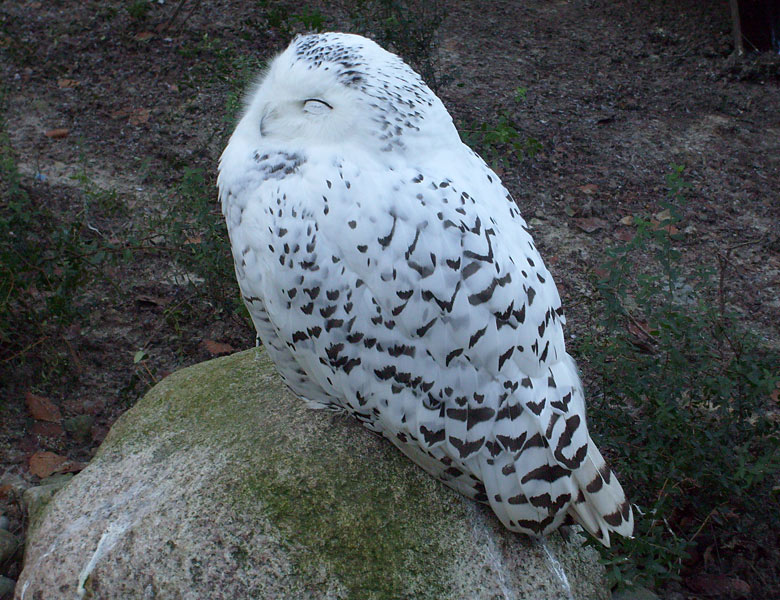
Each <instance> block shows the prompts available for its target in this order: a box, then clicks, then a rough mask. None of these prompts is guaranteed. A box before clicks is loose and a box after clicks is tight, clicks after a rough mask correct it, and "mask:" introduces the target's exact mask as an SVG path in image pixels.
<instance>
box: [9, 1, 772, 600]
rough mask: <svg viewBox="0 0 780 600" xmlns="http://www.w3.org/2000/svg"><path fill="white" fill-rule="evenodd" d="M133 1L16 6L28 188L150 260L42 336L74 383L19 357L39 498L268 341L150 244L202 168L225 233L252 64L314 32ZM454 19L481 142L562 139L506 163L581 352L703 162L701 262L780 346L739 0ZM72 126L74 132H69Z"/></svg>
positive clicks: (693, 211)
mask: <svg viewBox="0 0 780 600" xmlns="http://www.w3.org/2000/svg"><path fill="white" fill-rule="evenodd" d="M133 4H134V3H131V2H121V1H109V2H96V1H93V2H80V3H66V2H30V1H17V0H13V1H3V2H0V79H1V80H2V82H3V83H2V86H3V88H4V93H5V111H6V114H5V127H6V131H7V133H8V135H9V137H10V140H11V146H12V148H13V151H14V153H15V155H16V159H17V164H18V168H19V170H20V172H21V174H22V183H23V186H24V188H25V189H26V191H27V193H29V194H30V195H31V196H32V197H33V199H34V200H35V201H36V202H39V203H45V204H47V205H50V206H52V207H54V209H55V210H56V212H57V214H59V215H61V217H62V218H63V220H64V221H65V222H68V220H73V219H82V220H84V222H85V223H88V225H89V226H90V227H91V228H94V229H95V230H97V231H98V232H99V235H100V236H102V237H104V238H106V239H111V240H114V241H115V242H116V244H118V245H120V246H122V245H124V246H126V247H128V248H129V249H131V250H132V251H133V254H132V260H129V261H117V262H115V263H112V264H111V265H108V266H106V267H105V269H106V275H107V277H105V278H101V279H99V280H98V282H97V283H96V284H95V285H94V286H93V287H92V288H91V289H90V290H89V291H88V292H87V293H85V294H84V295H82V296H79V297H78V298H74V300H73V302H74V303H75V305H76V306H77V307H78V310H79V311H81V313H82V314H81V318H79V319H78V320H77V321H76V322H75V323H73V324H72V325H71V326H69V327H68V328H67V329H65V330H62V331H60V330H58V331H56V332H53V333H52V335H51V337H49V338H48V339H46V340H40V342H41V343H40V345H39V347H38V349H37V350H35V351H38V352H40V351H43V350H45V351H46V352H50V353H52V354H53V355H56V356H58V357H60V358H59V359H58V361H57V368H55V369H46V370H44V371H42V370H40V369H39V368H38V366H36V365H39V364H40V361H39V362H36V361H29V362H28V363H24V362H22V363H19V362H18V361H14V362H13V363H12V364H13V365H14V370H13V372H10V371H8V370H7V369H5V368H4V369H3V371H2V375H3V382H2V395H3V396H4V398H3V400H2V402H1V403H0V414H1V415H2V418H0V463H1V467H2V469H3V470H4V471H5V472H6V475H7V476H16V477H18V478H19V479H20V480H21V481H22V482H24V485H31V484H35V483H37V482H38V481H39V478H38V477H37V476H35V475H33V474H32V473H31V472H30V467H29V464H30V463H29V460H30V457H31V456H33V455H34V454H35V453H36V452H40V451H51V452H55V453H57V454H59V455H61V456H65V457H67V458H68V459H69V460H70V461H72V463H73V464H74V467H73V468H74V469H78V464H77V463H84V462H86V461H88V460H89V458H90V456H91V455H92V454H93V453H94V451H95V449H96V448H97V446H98V445H99V444H100V442H101V440H102V439H103V437H104V436H105V434H106V432H107V430H108V428H109V427H110V426H111V424H112V423H113V422H114V420H115V419H116V418H117V417H118V416H119V415H120V414H121V413H122V412H123V411H125V410H126V409H127V408H129V407H130V406H132V404H133V403H134V402H135V400H137V399H138V398H139V397H140V395H142V394H143V393H144V392H145V391H146V390H147V389H148V388H149V387H150V386H151V385H153V384H154V383H155V382H156V381H158V380H159V379H161V378H162V377H163V376H164V375H165V374H167V373H169V372H171V371H173V370H175V369H178V368H180V367H183V366H186V365H189V364H194V363H197V362H200V361H202V360H205V359H208V358H210V357H212V356H214V355H216V354H219V353H221V352H229V351H232V349H243V348H246V347H248V346H250V345H251V344H252V343H253V334H252V331H251V330H250V328H249V327H248V326H247V323H246V321H245V320H243V319H242V318H241V317H240V316H238V315H237V314H236V313H235V312H234V311H232V309H231V308H230V306H229V302H227V303H226V301H225V300H224V298H221V297H219V298H214V297H210V296H209V295H208V294H206V293H204V292H203V289H204V287H203V286H202V285H200V286H199V284H198V281H197V278H195V284H193V281H192V280H193V278H192V277H190V278H189V280H188V279H187V278H186V277H182V276H181V273H180V269H178V268H177V267H176V265H175V264H174V261H175V256H176V254H175V249H173V250H170V249H166V248H165V239H162V238H161V239H154V236H151V237H150V235H151V234H150V232H149V229H150V227H151V224H152V223H154V222H155V219H158V218H165V217H166V209H167V208H168V207H170V206H173V205H174V204H175V201H176V198H177V194H179V192H178V188H177V184H178V183H179V182H180V181H181V179H182V176H183V173H184V172H185V170H186V169H201V170H202V172H203V173H204V174H205V182H204V189H203V190H202V193H204V194H213V196H214V210H213V213H214V215H213V218H214V220H215V223H216V222H218V221H219V219H220V216H219V213H218V207H217V206H216V193H215V190H213V188H212V187H211V186H213V183H214V178H215V172H216V164H217V159H218V157H219V154H220V152H221V150H222V148H223V146H224V144H225V143H226V140H227V137H228V135H229V133H230V126H231V122H230V119H229V118H226V117H225V115H231V114H234V113H235V105H236V98H237V96H236V91H237V89H238V87H240V85H243V79H242V78H245V74H244V73H243V71H242V72H237V69H242V70H243V69H248V70H251V67H252V65H255V64H259V63H260V62H261V60H262V59H264V58H266V57H268V56H269V55H270V53H272V52H274V51H277V50H280V49H282V48H283V47H284V46H285V45H286V42H287V40H288V38H289V34H290V32H291V31H292V30H294V29H296V28H297V29H300V28H301V25H300V23H299V22H296V24H294V25H287V24H284V23H283V24H281V25H280V24H279V23H278V22H276V21H275V20H274V18H273V14H271V13H269V9H268V7H267V6H266V7H265V8H261V7H260V4H250V3H244V2H240V1H238V0H223V1H211V2H185V3H184V4H183V6H182V9H181V11H179V12H178V13H176V14H175V15H174V13H175V10H176V8H177V6H178V4H179V3H178V2H166V3H162V4H158V3H153V4H150V5H149V6H148V11H147V12H146V14H145V15H144V16H137V15H136V16H134V15H133V14H131V13H132V11H131V10H129V7H131V5H133ZM136 4H137V3H136ZM270 4H271V5H273V3H270ZM309 6H311V7H312V8H313V9H318V10H320V11H321V13H322V14H323V15H324V16H325V22H324V25H325V27H326V28H328V29H347V28H349V27H350V23H349V21H348V20H346V19H345V17H344V15H345V12H344V10H342V7H341V5H339V6H338V7H336V8H334V7H333V6H331V3H324V2H322V3H319V4H318V3H316V2H312V3H309ZM445 6H446V8H447V11H446V17H445V19H444V21H443V22H442V24H441V27H440V29H439V32H438V49H437V52H436V54H435V56H434V58H435V61H434V62H435V64H436V68H437V73H438V79H439V81H440V86H439V89H438V93H439V95H440V96H441V97H442V99H443V101H444V103H445V105H446V106H447V107H448V109H449V110H450V111H451V113H452V115H453V117H454V118H455V120H456V122H457V123H458V125H459V127H460V128H461V129H462V130H464V131H468V130H469V129H473V128H476V127H477V126H478V124H480V123H496V122H497V120H498V119H499V117H500V115H507V116H508V117H509V118H510V119H511V120H512V122H514V123H516V124H517V126H518V127H519V129H520V131H521V133H522V134H523V135H524V136H528V137H532V138H534V139H536V140H538V141H539V142H540V144H541V150H540V151H539V152H538V153H536V154H535V155H534V156H533V157H532V158H530V157H529V158H526V159H525V160H519V159H517V158H515V159H511V158H510V159H508V160H507V161H505V162H504V163H503V165H502V167H501V168H502V170H503V175H502V177H503V180H504V183H505V185H506V186H507V187H508V188H509V189H510V191H511V192H512V194H513V195H514V197H515V198H516V199H517V201H518V203H519V204H520V207H521V209H522V211H523V214H524V215H525V217H526V219H528V220H529V222H530V223H531V224H532V226H533V227H534V229H535V236H536V240H537V242H538V244H539V246H540V249H541V251H542V254H543V255H544V256H545V259H546V262H547V263H548V266H549V267H550V269H551V271H552V272H553V274H554V276H555V277H556V281H557V282H558V284H559V286H560V288H561V290H562V295H563V298H564V303H565V304H566V305H567V313H568V317H569V323H570V326H569V330H568V333H569V334H570V335H571V336H572V337H573V338H575V339H576V337H577V336H578V335H579V334H580V333H581V332H582V331H583V329H584V328H586V327H588V326H589V323H590V322H591V316H590V313H589V311H590V309H589V305H590V302H591V299H592V298H593V295H594V291H593V284H592V280H591V275H592V270H593V268H594V267H596V266H597V265H598V264H599V262H600V260H601V258H602V257H603V252H604V249H605V248H606V247H608V246H610V245H613V244H615V243H616V242H618V241H620V240H621V239H624V237H625V235H626V226H625V225H621V223H620V220H621V218H623V217H626V216H629V215H634V214H653V213H655V212H657V211H659V210H661V202H662V200H663V198H664V195H665V193H666V189H665V183H664V176H665V174H667V173H668V172H669V171H670V168H671V165H672V164H680V165H685V167H686V169H685V175H684V176H685V179H686V180H687V181H689V182H690V183H691V184H692V188H691V194H690V201H689V203H688V206H687V210H686V213H685V215H684V223H683V224H684V229H683V233H684V240H683V242H682V243H681V249H682V250H683V251H684V256H685V257H686V258H685V260H686V261H687V262H688V263H689V264H691V265H696V264H713V262H714V257H715V256H717V255H718V254H721V255H723V256H725V255H728V274H729V277H728V278H727V280H726V281H727V289H726V292H727V294H728V297H729V299H730V301H731V302H733V303H734V305H735V307H736V308H737V310H739V311H740V312H741V313H742V314H743V315H744V316H745V318H746V320H747V321H748V322H749V323H750V324H751V325H752V327H753V328H754V329H755V330H756V331H757V332H758V333H759V334H760V335H762V336H763V337H764V338H765V339H766V340H767V342H769V343H773V344H776V343H777V340H778V339H780V329H779V328H778V326H779V325H780V318H779V317H780V295H778V289H780V62H779V61H778V60H777V57H773V56H749V57H745V58H737V57H734V56H733V55H732V45H731V32H730V21H729V15H728V5H727V3H726V2H715V3H702V2H694V1H693V0H690V1H685V2H678V3H667V2H655V1H652V0H633V1H628V0H626V1H608V0H582V1H571V2H569V1H550V0H529V1H526V2H490V3H470V2H448V3H445ZM293 12H295V11H293ZM269 14H270V16H269ZM518 88H524V90H525V91H524V92H523V93H522V96H523V98H520V99H518V98H517V96H518ZM56 128H64V129H67V130H68V131H67V135H65V136H64V137H49V136H47V135H45V133H46V132H51V130H53V129H56ZM106 192H113V194H109V195H106ZM179 195H180V194H179ZM106 198H108V199H106ZM93 205H97V208H95V213H94V218H93V217H91V216H90V212H89V210H87V209H88V207H92V206H93ZM583 219H585V221H583ZM589 219H590V220H589ZM599 220H600V221H599ZM594 224H596V225H597V226H596V227H595V228H593V227H592V225H594ZM139 232H140V233H139ZM144 236H146V237H144ZM139 237H141V238H143V239H142V240H141V241H140V242H139V241H138V240H137V238H139ZM169 250H170V251H169ZM221 251H223V252H224V253H225V255H226V256H227V255H228V253H229V249H228V247H227V246H225V247H224V248H222V249H221ZM172 257H173V258H172ZM225 293H226V294H230V292H229V291H228V292H225ZM219 344H222V346H220V345H219ZM575 346H576V344H575ZM139 351H143V354H142V355H140V358H139V354H138V352H139ZM9 364H11V363H9ZM25 365H26V366H25ZM27 392H32V393H34V394H37V395H40V396H45V397H47V398H49V399H50V400H52V401H53V403H54V404H55V405H56V406H57V407H58V408H59V409H60V411H61V413H62V415H63V417H65V418H67V417H72V416H76V415H81V414H89V415H91V416H92V417H93V419H94V421H93V424H92V427H91V433H90V434H89V437H88V438H87V439H83V438H82V439H81V440H79V439H76V438H75V437H74V436H72V435H70V434H69V433H67V432H65V431H64V430H63V429H62V427H60V426H59V425H58V424H56V423H55V424H51V425H47V426H43V425H41V423H40V421H35V420H33V419H32V418H31V417H30V413H29V410H28V407H27V406H26V403H25V394H26V393H27ZM0 489H1V488H0ZM0 512H4V513H5V514H6V516H7V517H8V518H9V519H10V528H11V530H12V531H13V532H14V533H15V534H17V535H20V536H23V534H24V525H25V523H24V515H23V511H22V510H21V507H20V506H19V504H18V502H17V501H16V500H15V496H14V495H13V494H11V493H10V492H8V490H6V493H5V495H4V496H2V497H0ZM767 539H769V540H773V543H777V540H776V539H775V538H767ZM20 559H21V552H18V553H17V555H16V557H15V558H13V559H12V560H10V561H8V562H7V563H6V564H4V565H0V567H2V574H5V575H6V576H8V577H10V578H12V579H13V578H16V577H17V576H18V573H19V571H20ZM703 569H704V564H703V562H702V564H701V565H693V566H692V567H691V573H693V574H694V575H695V574H696V573H697V572H699V571H703ZM750 571H751V566H750V565H749V564H747V565H743V566H742V567H741V568H740V570H739V572H738V573H737V574H738V575H739V577H741V578H742V579H744V580H746V581H748V582H750V583H751V584H752V585H753V586H754V589H761V590H764V592H765V593H769V594H771V593H775V594H779V595H780V589H777V588H771V587H767V586H768V585H769V584H766V582H764V583H761V582H759V579H760V578H759V576H758V575H756V574H755V573H751V572H750ZM756 582H758V583H756ZM775 585H776V582H775ZM724 593H725V592H724ZM667 594H668V597H670V598H671V597H678V598H679V597H681V595H682V596H684V597H688V598H697V597H705V596H704V595H701V594H699V593H698V592H697V591H696V590H692V589H687V588H679V589H676V590H667ZM675 594H676V596H675ZM710 597H711V596H710ZM723 597H727V596H723Z"/></svg>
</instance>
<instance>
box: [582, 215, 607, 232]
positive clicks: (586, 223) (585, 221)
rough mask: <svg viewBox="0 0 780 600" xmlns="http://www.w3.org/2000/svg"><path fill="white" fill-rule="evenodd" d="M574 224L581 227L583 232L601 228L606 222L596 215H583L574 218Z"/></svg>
mask: <svg viewBox="0 0 780 600" xmlns="http://www.w3.org/2000/svg"><path fill="white" fill-rule="evenodd" d="M574 224H575V225H576V226H577V227H579V228H580V229H582V230H583V231H584V232H585V233H593V232H594V231H597V230H599V229H603V228H604V227H606V226H607V222H606V221H605V220H604V219H599V218H598V217H583V218H580V219H574Z"/></svg>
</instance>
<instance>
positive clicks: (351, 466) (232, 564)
mask: <svg viewBox="0 0 780 600" xmlns="http://www.w3.org/2000/svg"><path fill="white" fill-rule="evenodd" d="M603 575H604V573H603V569H602V568H601V566H600V565H599V564H598V561H597V556H596V553H595V552H594V551H593V549H591V548H588V547H583V546H582V538H580V537H579V536H578V535H573V536H571V538H570V539H569V541H568V542H565V541H564V540H563V539H562V538H561V537H560V536H558V535H555V536H553V537H551V538H550V539H548V540H547V541H546V542H545V543H540V542H537V541H533V540H530V539H528V538H527V537H525V536H521V535H516V534H512V533H510V532H508V531H506V530H505V529H503V527H502V526H501V525H500V523H499V522H498V520H497V519H495V518H494V517H493V516H492V514H491V513H490V511H489V510H488V509H486V508H484V507H482V506H479V505H477V504H475V503H473V502H471V501H469V500H466V499H464V498H462V497H461V496H459V495H458V494H456V493H455V492H453V491H451V490H449V489H448V488H446V487H445V486H443V485H442V484H440V483H439V482H437V481H435V480H433V479H432V478H431V477H429V476H428V475H427V474H426V473H424V472H423V471H422V470H420V469H419V468H418V467H416V466H415V465H413V464H412V463H411V462H410V461H409V460H408V459H407V458H405V457H404V456H403V455H402V454H401V453H400V452H399V451H398V450H396V449H395V448H394V447H392V446H391V445H390V444H389V443H387V442H386V441H385V440H383V439H381V438H380V437H378V436H376V435H373V434H371V433H370V432H368V431H366V430H364V429H363V428H362V427H360V426H359V425H357V424H356V423H355V422H353V421H352V420H351V419H350V418H346V417H343V416H338V415H334V414H333V413H328V412H323V411H314V410H310V409H307V408H306V407H305V405H304V403H303V402H302V401H300V400H298V399H296V398H295V397H294V396H292V395H291V394H290V393H289V392H288V391H287V390H286V388H285V387H284V385H283V384H282V382H281V381H280V379H279V378H278V377H277V375H276V373H275V371H274V368H273V365H272V364H271V363H270V361H269V359H268V358H267V356H266V354H265V353H264V352H263V351H262V350H249V351H246V352H241V353H238V354H234V355H232V356H228V357H225V358H219V359H216V360H213V361H210V362H207V363H203V364H200V365H197V366H195V367H191V368H188V369H184V370H182V371H179V372H178V373H175V374H174V375H171V376H170V377H168V378H167V379H165V380H164V381H163V382H161V383H160V384H159V385H157V386H156V387H155V388H154V389H153V390H151V391H150V392H149V393H148V394H147V395H146V397H145V398H144V399H143V400H141V401H140V402H139V403H138V404H137V405H136V406H135V407H134V408H133V409H132V410H130V411H128V412H127V413H126V414H125V415H124V416H123V417H122V418H121V419H119V421H117V423H116V424H115V425H114V427H113V429H112V430H111V433H110V434H109V436H108V437H107V438H106V440H105V442H104V443H103V445H102V446H101V448H100V451H99V452H98V454H97V456H96V457H95V459H94V460H93V461H92V462H91V463H90V465H89V466H88V467H87V468H86V469H85V470H84V471H82V472H81V473H80V474H79V475H77V476H76V477H74V478H73V479H72V480H71V481H70V482H68V484H67V485H66V486H65V487H64V488H63V489H62V490H60V491H59V492H57V493H56V495H55V496H54V498H53V499H52V500H51V501H50V502H49V504H48V505H47V506H46V507H45V508H43V509H42V510H40V511H39V512H38V514H37V515H36V517H35V519H34V520H33V522H32V523H31V527H30V531H29V535H28V542H27V547H26V554H25V567H24V571H23V572H22V574H21V576H20V578H19V583H18V585H17V588H16V598H17V599H23V600H32V599H36V600H47V599H57V600H59V599H63V598H65V599H70V598H79V597H82V598H117V599H119V598H121V599H134V598H138V599H144V600H151V599H155V598H160V599H167V598H183V599H211V598H215V599H216V598H225V599H231V600H235V599H245V598H261V599H266V598H268V599H271V598H278V599H293V598H294V599H299V598H312V599H314V598H323V599H324V598H333V599H336V598H354V599H364V598H365V599H369V598H371V599H377V600H378V599H392V600H398V599H402V598H409V599H415V600H424V599H435V600H441V599H444V598H452V599H458V600H461V599H494V598H496V599H502V600H504V599H510V598H511V599H516V600H520V599H523V598H529V599H530V598H533V599H556V598H565V599H569V598H572V597H573V598H587V599H593V598H606V597H607V591H606V588H605V587H604V582H603Z"/></svg>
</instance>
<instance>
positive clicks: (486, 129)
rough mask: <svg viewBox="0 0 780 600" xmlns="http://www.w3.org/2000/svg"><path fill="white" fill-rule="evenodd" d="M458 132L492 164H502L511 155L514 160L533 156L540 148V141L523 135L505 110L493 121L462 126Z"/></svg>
mask: <svg viewBox="0 0 780 600" xmlns="http://www.w3.org/2000/svg"><path fill="white" fill-rule="evenodd" d="M460 134H461V136H462V138H463V141H464V142H465V143H466V144H467V145H469V146H471V147H473V148H476V149H478V151H479V153H480V154H481V155H482V156H483V157H484V158H485V160H487V162H489V163H490V164H491V165H493V166H500V165H503V164H504V163H506V162H507V159H508V158H511V157H513V158H514V159H516V160H523V159H525V158H533V157H534V156H536V154H537V153H538V152H539V151H540V150H541V149H542V144H541V142H540V141H539V140H537V139H536V138H534V137H531V136H525V135H523V134H522V132H521V130H520V129H519V128H518V125H517V124H516V123H515V121H514V120H513V119H512V118H511V117H510V115H509V114H508V113H506V112H504V113H501V115H499V117H498V121H496V122H495V123H492V124H489V123H481V124H479V125H478V126H476V127H473V126H472V127H463V128H461V129H460ZM504 166H506V165H504Z"/></svg>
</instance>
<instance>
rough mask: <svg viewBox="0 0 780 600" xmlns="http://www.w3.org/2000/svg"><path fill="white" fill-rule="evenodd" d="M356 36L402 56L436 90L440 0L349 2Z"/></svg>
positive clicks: (350, 15) (438, 80)
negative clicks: (436, 52)
mask: <svg viewBox="0 0 780 600" xmlns="http://www.w3.org/2000/svg"><path fill="white" fill-rule="evenodd" d="M349 4H350V6H349V17H350V20H351V22H352V29H353V30H354V31H355V33H361V34H363V35H368V36H369V37H371V38H373V39H374V40H376V42H377V43H379V44H380V45H381V46H383V47H384V48H387V49H388V50H391V51H392V52H395V53H396V54H399V55H400V56H401V57H402V58H403V59H404V60H405V61H406V62H407V63H409V64H410V65H411V66H412V68H414V69H415V70H416V71H417V72H418V73H420V75H421V76H422V78H423V79H424V80H425V82H426V83H427V84H428V85H429V86H430V87H431V89H433V90H434V91H435V90H437V89H438V87H439V84H440V79H441V77H440V73H439V69H438V67H437V64H436V61H435V52H434V50H435V48H436V32H437V31H438V29H439V26H440V25H441V23H442V21H443V20H444V14H445V11H444V5H443V3H442V2H441V0H355V1H354V2H350V3H349Z"/></svg>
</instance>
